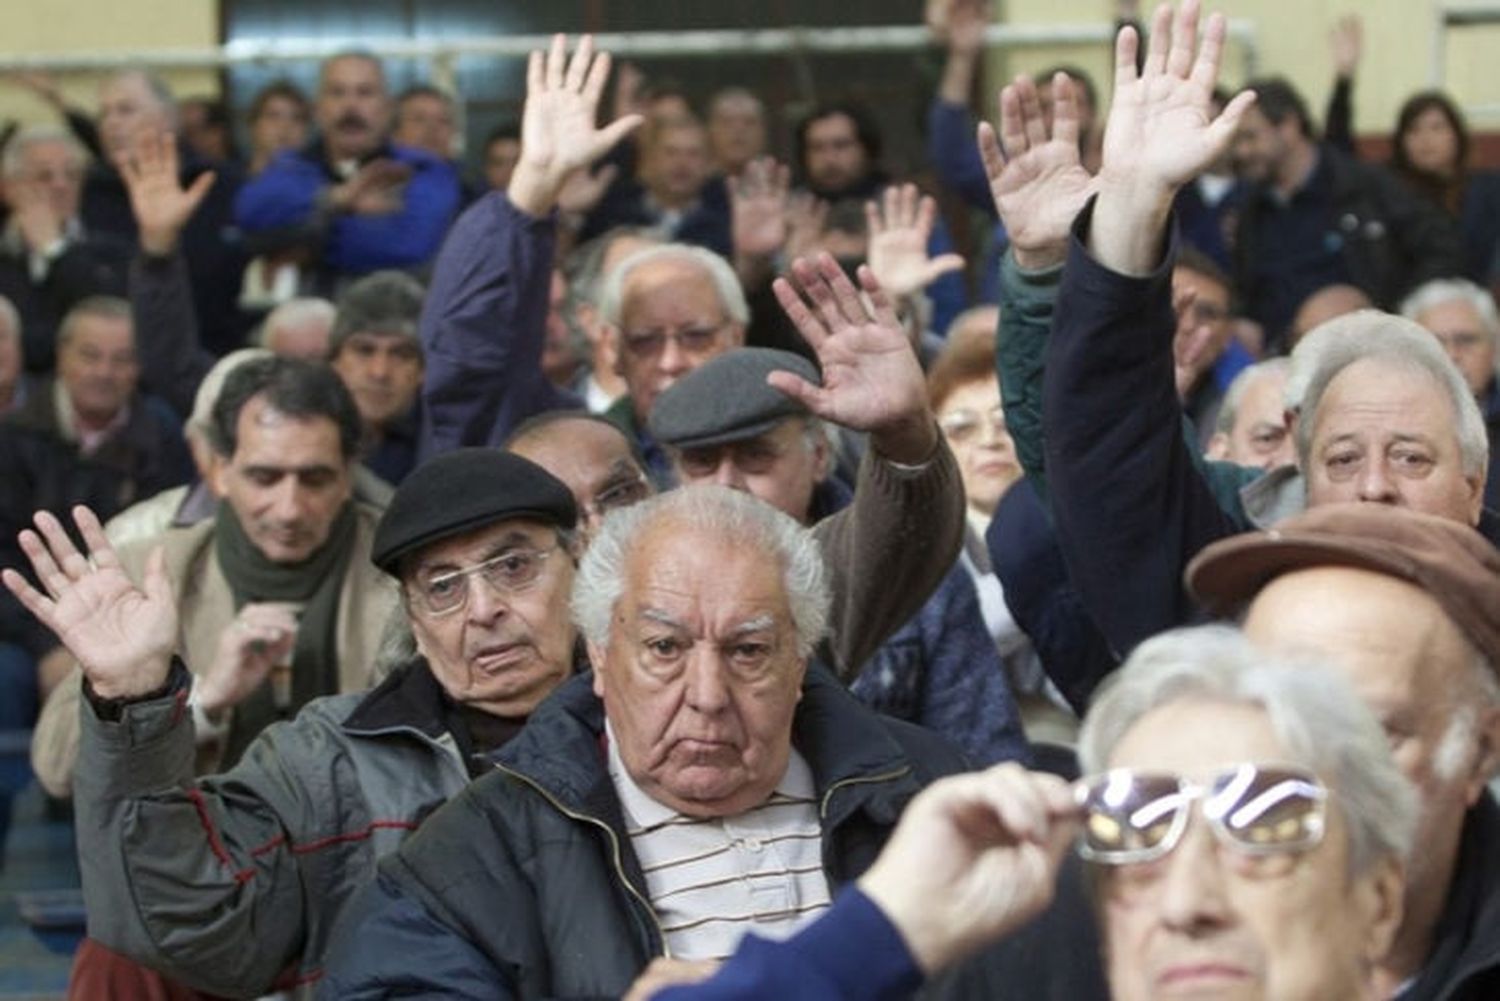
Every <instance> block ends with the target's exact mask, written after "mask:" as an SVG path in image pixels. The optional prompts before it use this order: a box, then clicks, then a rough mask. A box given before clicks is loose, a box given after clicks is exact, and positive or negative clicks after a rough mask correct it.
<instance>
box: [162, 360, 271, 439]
mask: <svg viewBox="0 0 1500 1001" xmlns="http://www.w3.org/2000/svg"><path fill="white" fill-rule="evenodd" d="M269 357H271V352H269V351H267V350H266V349H265V348H240V349H239V350H237V351H231V352H229V354H227V355H225V356H224V357H223V358H220V359H219V360H218V361H216V362H214V366H213V368H210V369H209V370H208V372H207V374H205V375H204V376H203V381H202V382H200V383H198V391H197V392H196V393H194V394H193V412H192V413H191V414H190V415H189V416H188V420H187V424H186V426H185V427H184V428H183V430H184V431H186V432H188V433H190V434H196V435H201V436H202V437H203V440H204V441H212V440H213V433H214V431H213V423H214V404H215V403H217V402H218V401H219V391H220V390H222V389H223V388H224V380H225V379H227V378H229V373H230V372H233V371H234V370H235V369H237V368H239V367H240V366H241V365H243V364H245V363H246V362H250V361H256V360H258V359H260V358H269Z"/></svg>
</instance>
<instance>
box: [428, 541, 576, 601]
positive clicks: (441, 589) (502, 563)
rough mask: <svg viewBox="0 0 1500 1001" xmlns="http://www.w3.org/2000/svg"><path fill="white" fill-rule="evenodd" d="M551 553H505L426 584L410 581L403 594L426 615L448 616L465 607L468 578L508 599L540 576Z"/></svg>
mask: <svg viewBox="0 0 1500 1001" xmlns="http://www.w3.org/2000/svg"><path fill="white" fill-rule="evenodd" d="M555 552H557V547H556V546H553V547H552V548H551V549H511V550H507V551H506V552H503V553H501V554H500V555H499V556H492V557H490V558H489V559H487V560H485V561H484V562H483V563H476V564H475V565H474V566H471V567H469V568H468V569H465V570H452V571H448V572H446V573H439V574H434V575H433V576H431V577H428V578H427V579H426V580H416V581H412V582H410V583H408V584H407V593H408V594H410V595H411V596H412V599H413V600H414V601H415V602H416V603H417V604H418V605H419V606H421V609H422V611H423V612H425V613H426V614H428V615H432V616H440V615H449V614H451V613H453V612H456V611H458V610H459V609H460V608H463V607H464V605H466V604H468V601H469V588H470V584H469V581H470V578H473V577H475V576H479V577H483V578H484V580H485V582H486V583H488V584H489V586H490V587H491V588H493V589H494V590H495V593H497V594H499V595H500V596H501V597H504V598H508V597H511V596H512V595H516V594H520V593H521V592H522V591H525V590H526V589H527V588H529V587H531V585H533V584H535V583H536V581H537V578H538V577H540V576H541V575H542V567H543V566H544V565H545V564H546V562H547V557H549V556H551V555H552V554H553V553H555Z"/></svg>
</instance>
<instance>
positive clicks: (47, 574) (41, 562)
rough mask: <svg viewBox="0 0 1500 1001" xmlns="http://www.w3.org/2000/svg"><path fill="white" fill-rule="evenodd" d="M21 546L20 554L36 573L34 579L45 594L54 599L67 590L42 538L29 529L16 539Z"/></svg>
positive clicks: (66, 585) (66, 583)
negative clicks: (40, 585)
mask: <svg viewBox="0 0 1500 1001" xmlns="http://www.w3.org/2000/svg"><path fill="white" fill-rule="evenodd" d="M17 541H19V542H20V544H21V552H23V553H25V554H26V558H27V559H28V560H30V561H31V568H32V569H33V570H35V571H36V579H37V580H39V581H41V582H42V587H43V588H45V589H46V591H47V594H48V595H49V596H50V597H52V598H56V597H57V596H58V595H60V594H62V593H63V592H64V591H66V590H67V588H68V578H67V576H66V575H65V574H64V573H63V572H62V569H61V568H60V567H59V566H58V565H57V561H56V560H54V559H53V558H52V552H51V551H50V550H49V549H48V548H47V546H46V544H45V543H43V542H42V537H41V536H39V535H37V534H36V533H35V532H33V531H32V530H31V529H29V528H28V529H25V530H23V531H22V532H21V534H20V536H18V537H17Z"/></svg>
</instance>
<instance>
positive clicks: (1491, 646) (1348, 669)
mask: <svg viewBox="0 0 1500 1001" xmlns="http://www.w3.org/2000/svg"><path fill="white" fill-rule="evenodd" d="M1188 584H1189V586H1190V587H1191V588H1192V590H1193V592H1194V593H1195V595H1197V597H1198V598H1199V599H1200V600H1201V601H1203V602H1204V604H1205V605H1206V606H1207V607H1208V608H1209V610H1211V611H1215V612H1219V613H1221V614H1227V613H1233V612H1235V611H1237V610H1240V609H1243V610H1244V628H1245V632H1246V634H1247V635H1248V636H1249V637H1250V639H1251V640H1252V641H1253V642H1255V643H1256V645H1257V646H1259V647H1261V648H1262V649H1264V650H1266V651H1268V652H1270V653H1274V654H1276V655H1279V656H1286V657H1314V658H1316V659H1317V660H1319V661H1321V662H1323V663H1326V664H1327V665H1329V667H1330V668H1332V669H1333V670H1334V671H1336V672H1337V673H1340V674H1342V675H1344V676H1345V677H1346V678H1347V679H1348V680H1349V681H1350V682H1351V683H1352V685H1353V687H1354V689H1355V690H1356V691H1357V692H1358V693H1359V694H1360V695H1361V696H1362V698H1363V699H1364V701H1365V702H1366V703H1367V704H1369V706H1370V707H1371V709H1373V710H1374V711H1375V713H1376V715H1377V716H1378V717H1379V719H1380V721H1381V723H1382V724H1383V725H1384V727H1385V730H1386V734H1387V736H1388V737H1389V739H1390V742H1391V746H1392V749H1393V751H1394V752H1395V758H1396V763H1397V765H1398V766H1399V767H1400V768H1401V770H1402V772H1404V773H1405V775H1406V777H1407V778H1408V779H1410V780H1411V782H1412V784H1413V785H1414V786H1415V787H1416V790H1417V794H1418V798H1419V800H1420V802H1421V811H1420V821H1419V824H1418V829H1417V839H1416V845H1417V851H1416V852H1415V853H1414V854H1413V855H1412V856H1411V858H1410V860H1409V875H1410V879H1409V880H1408V883H1407V893H1406V905H1405V913H1404V917H1403V920H1402V924H1401V929H1400V932H1399V933H1398V935H1397V937H1396V940H1395V943H1394V945H1393V947H1392V948H1391V950H1390V951H1389V952H1388V953H1387V954H1386V955H1385V956H1384V957H1383V958H1382V960H1381V962H1380V963H1379V964H1378V968H1377V974H1378V983H1379V986H1380V988H1381V990H1380V996H1381V997H1392V996H1396V995H1397V994H1399V996H1400V997H1401V998H1403V999H1412V1001H1423V999H1428V998H1480V997H1490V996H1492V995H1494V994H1495V992H1496V991H1497V990H1500V864H1497V862H1496V858H1495V852H1494V845H1495V844H1496V842H1497V839H1500V806H1497V804H1496V802H1495V799H1494V795H1493V794H1492V793H1490V792H1487V791H1486V783H1487V782H1489V781H1490V779H1492V778H1493V777H1494V776H1495V774H1496V772H1497V770H1500V681H1497V677H1496V675H1497V672H1500V552H1497V551H1496V550H1495V549H1494V547H1493V546H1491V545H1490V544H1489V543H1487V542H1486V541H1485V540H1484V539H1483V538H1481V537H1480V536H1479V534H1478V533H1476V532H1474V531H1473V530H1472V529H1469V528H1467V527H1465V526H1463V525H1459V524H1456V523H1454V522H1452V521H1451V520H1447V519H1441V518H1435V517H1432V516H1429V515H1422V514H1418V513H1415V512H1408V511H1402V510H1393V509H1389V508H1374V507H1364V506H1352V505H1330V506H1325V507H1320V508H1317V509H1315V510H1312V511H1308V512H1307V513H1306V514H1304V515H1301V516H1299V517H1297V518H1294V519H1290V520H1288V521H1286V522H1283V523H1282V524H1281V525H1280V526H1278V527H1277V529H1276V530H1274V531H1272V532H1269V533H1266V534H1262V535H1245V536H1239V537H1237V538H1233V539H1227V540H1225V541H1223V542H1219V543H1216V544H1215V545H1213V546H1211V547H1209V548H1208V549H1206V550H1205V551H1204V552H1203V553H1202V554H1201V555H1200V556H1199V557H1198V558H1197V559H1196V560H1195V561H1194V563H1193V565H1192V566H1191V567H1190V568H1189V570H1188Z"/></svg>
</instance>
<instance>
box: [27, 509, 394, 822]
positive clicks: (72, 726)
mask: <svg viewBox="0 0 1500 1001" xmlns="http://www.w3.org/2000/svg"><path fill="white" fill-rule="evenodd" d="M355 514H356V519H357V520H356V526H355V532H354V554H353V556H352V557H351V558H350V561H349V571H348V573H347V574H346V576H345V579H344V588H343V592H342V593H341V594H340V595H339V613H338V623H337V627H336V629H337V635H338V649H339V691H340V692H355V691H360V690H362V689H365V688H368V687H369V686H370V683H371V680H372V677H371V669H372V667H373V666H374V664H375V654H376V650H377V648H378V647H379V644H380V635H381V632H382V631H383V630H384V628H385V624H386V620H387V619H388V618H389V617H390V616H391V614H392V613H394V612H395V611H396V610H397V591H396V583H395V581H393V580H392V579H391V578H390V577H388V576H387V575H386V574H384V573H382V572H380V571H379V570H377V569H375V567H374V565H373V564H371V563H370V543H371V541H372V540H373V538H374V536H375V523H376V521H377V520H378V519H379V517H380V513H379V511H377V510H376V509H375V508H373V507H369V506H367V505H364V504H356V505H355ZM213 527H214V521H213V519H209V520H208V521H204V522H200V523H198V524H196V525H192V526H189V527H187V528H172V529H168V530H167V531H166V532H164V533H162V534H161V535H159V536H157V537H155V538H151V539H141V540H138V541H134V542H130V543H127V544H126V545H125V546H123V547H122V548H121V549H120V551H119V553H120V562H121V563H122V564H123V565H124V567H125V571H126V572H127V573H129V574H130V576H131V577H132V578H133V579H134V580H135V581H136V582H137V583H139V582H140V580H141V576H142V574H143V572H144V568H145V564H146V557H147V555H148V554H149V553H150V552H151V549H152V548H153V547H154V546H155V545H157V544H158V543H160V544H161V545H162V546H163V547H164V548H165V552H166V560H167V574H168V575H169V576H170V577H171V580H172V591H173V594H174V595H175V596H176V598H177V609H178V614H179V616H180V620H179V629H180V634H179V636H178V641H177V654H178V655H179V656H180V657H181V658H182V660H183V662H184V663H186V664H187V667H188V670H190V671H193V670H206V669H207V668H208V665H209V664H211V663H212V662H213V659H214V654H215V652H216V651H217V650H218V645H219V635H220V634H221V633H222V632H223V631H224V629H225V628H227V627H228V626H229V624H230V623H231V622H233V621H234V614H235V613H234V598H233V596H232V595H231V594H230V591H229V582H228V581H226V580H225V579H224V573H223V571H221V570H220V569H219V561H218V558H217V557H215V555H214V547H213ZM82 677H83V675H82V672H81V671H80V670H79V668H78V667H77V666H76V665H75V666H74V668H73V672H72V673H71V674H70V675H69V676H68V677H67V678H66V679H65V680H64V681H63V682H62V684H60V685H58V686H57V688H56V689H55V690H54V691H53V692H52V694H51V695H50V696H49V697H48V699H47V702H46V705H44V706H43V707H42V714H41V718H40V719H39V720H37V725H36V732H35V733H34V734H33V736H32V740H31V766H32V769H33V770H34V771H35V772H36V776H37V780H38V781H39V782H40V783H41V784H42V788H44V789H46V790H47V791H48V792H49V793H51V794H52V795H53V796H58V797H67V796H69V795H71V794H72V787H73V766H74V764H75V762H76V761H77V759H78V711H79V701H80V699H81V697H82V691H83V689H82V684H81V680H82ZM217 770H218V747H217V746H216V745H214V744H206V745H202V746H200V748H199V755H198V772H199V774H208V773H212V772H214V771H217Z"/></svg>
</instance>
